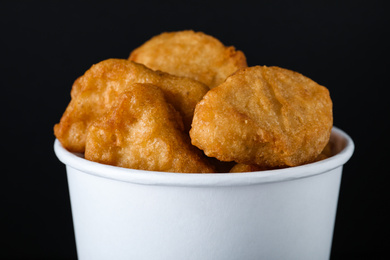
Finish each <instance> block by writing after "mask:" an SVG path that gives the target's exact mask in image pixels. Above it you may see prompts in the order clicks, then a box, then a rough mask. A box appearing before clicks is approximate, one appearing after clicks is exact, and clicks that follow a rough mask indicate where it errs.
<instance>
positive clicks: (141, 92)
mask: <svg viewBox="0 0 390 260" xmlns="http://www.w3.org/2000/svg"><path fill="white" fill-rule="evenodd" d="M202 156H203V154H202V153H201V151H200V150H198V149H197V148H196V147H194V146H192V145H191V141H190V139H189V136H188V135H187V134H185V133H184V132H183V123H182V119H181V116H180V114H179V113H178V112H176V110H175V109H174V108H173V106H172V105H171V104H169V103H168V102H166V100H165V98H164V93H163V92H162V90H161V89H160V88H159V87H156V86H154V85H150V84H140V83H135V84H132V85H130V86H129V87H128V88H127V90H126V91H125V92H123V93H122V94H121V95H120V96H119V97H118V99H116V101H115V102H114V104H113V105H112V107H111V108H110V110H109V111H108V113H107V114H106V115H105V116H103V117H101V118H100V119H99V120H97V121H96V122H95V123H93V124H92V125H91V126H90V127H89V129H88V134H87V139H86V149H85V158H86V159H88V160H92V161H96V162H99V163H104V164H110V165H115V166H120V167H126V168H132V169H142V170H150V171H167V172H183V173H191V172H192V173H207V172H213V171H214V170H213V168H212V167H211V166H210V165H208V162H207V160H206V158H205V157H204V156H203V157H202Z"/></svg>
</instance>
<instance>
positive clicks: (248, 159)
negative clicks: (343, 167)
mask: <svg viewBox="0 0 390 260" xmlns="http://www.w3.org/2000/svg"><path fill="white" fill-rule="evenodd" d="M332 125H333V115H332V101H331V99H330V96H329V91H328V90H327V89H326V88H325V87H323V86H321V85H319V84H317V83H316V82H314V81H313V80H311V79H309V78H307V77H305V76H303V75H302V74H299V73H297V72H293V71H291V70H287V69H282V68H279V67H266V66H263V67H262V66H254V67H249V68H244V69H240V70H239V71H237V72H236V73H235V74H233V75H232V76H230V77H228V78H227V79H226V81H225V82H224V83H223V84H221V85H219V86H218V87H216V88H214V89H212V90H210V91H209V92H208V93H207V94H206V95H205V96H204V97H203V99H202V101H201V102H199V103H198V105H197V106H196V108H195V114H194V119H193V123H192V129H191V131H190V136H191V140H192V144H194V145H195V146H197V147H198V148H200V149H202V150H203V151H204V152H205V154H206V155H207V156H211V157H216V158H217V159H219V160H221V161H236V162H238V163H243V164H255V165H259V166H260V167H265V168H277V167H286V166H297V165H301V164H304V163H308V162H312V161H314V160H315V159H316V158H317V156H318V155H319V154H320V153H321V151H322V150H323V149H324V147H325V145H326V144H327V143H328V141H329V137H330V132H331V129H332Z"/></svg>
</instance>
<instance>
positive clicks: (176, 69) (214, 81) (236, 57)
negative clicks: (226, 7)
mask: <svg viewBox="0 0 390 260" xmlns="http://www.w3.org/2000/svg"><path fill="white" fill-rule="evenodd" d="M129 59H130V60H132V61H135V62H138V63H142V64H145V65H146V66H147V67H149V68H152V69H154V70H161V71H165V72H168V73H170V74H173V75H178V76H184V77H189V78H193V79H196V80H199V81H201V82H203V83H204V84H206V85H207V86H209V87H210V88H214V87H216V86H218V85H219V84H221V83H222V82H223V81H225V79H226V78H227V77H228V76H230V75H231V74H232V73H234V72H235V71H236V70H238V69H240V68H243V67H247V62H246V57H245V55H244V53H243V52H242V51H239V50H236V49H235V48H234V47H233V46H229V47H227V46H225V45H223V44H222V43H221V42H220V41H219V40H218V39H216V38H214V37H212V36H210V35H207V34H204V33H202V32H194V31H192V30H187V31H179V32H166V33H162V34H160V35H157V36H154V37H153V38H151V39H150V40H148V41H146V42H145V43H144V44H143V45H141V46H140V47H138V48H137V49H135V50H133V51H132V52H131V54H130V57H129Z"/></svg>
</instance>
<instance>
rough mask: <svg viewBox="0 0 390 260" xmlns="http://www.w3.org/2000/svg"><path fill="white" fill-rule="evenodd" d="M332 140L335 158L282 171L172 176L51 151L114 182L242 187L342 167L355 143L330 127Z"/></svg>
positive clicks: (67, 162) (69, 163) (57, 145)
mask: <svg viewBox="0 0 390 260" xmlns="http://www.w3.org/2000/svg"><path fill="white" fill-rule="evenodd" d="M331 138H333V139H334V140H337V144H340V145H342V147H340V151H339V152H338V153H337V154H335V155H333V156H332V157H329V158H327V159H324V160H321V161H318V162H314V163H309V164H305V165H301V166H296V167H289V168H284V169H276V170H267V171H257V172H240V173H211V174H210V173H207V174H204V173H171V172H158V171H145V170H136V169H128V168H122V167H117V166H111V165H106V164H101V163H97V162H92V161H89V160H86V159H84V158H83V156H82V155H80V154H77V153H71V152H69V151H68V150H66V149H65V148H64V147H63V146H62V145H61V143H60V142H59V140H58V139H56V140H55V141H54V151H55V154H56V156H57V157H58V159H59V160H60V161H61V162H62V163H64V164H65V165H67V166H69V167H72V168H74V169H77V170H79V171H81V172H84V173H87V174H92V175H95V176H99V177H102V178H107V179H111V180H116V181H122V182H130V183H134V184H143V185H159V186H191V187H205V186H242V185H254V184H262V183H270V182H282V181H290V180H294V179H300V178H307V177H310V176H314V175H318V174H322V173H326V172H328V171H331V170H333V169H335V168H337V167H340V166H342V165H344V164H345V163H346V162H347V161H348V160H349V159H350V158H351V156H352V154H353V151H354V148H355V146H354V143H353V141H352V139H351V138H350V137H349V136H348V135H347V134H346V133H345V132H344V131H342V130H341V129H339V128H337V127H333V129H332V134H331Z"/></svg>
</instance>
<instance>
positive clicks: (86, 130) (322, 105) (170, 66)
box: [54, 31, 333, 173]
mask: <svg viewBox="0 0 390 260" xmlns="http://www.w3.org/2000/svg"><path fill="white" fill-rule="evenodd" d="M332 125H333V115H332V101H331V99H330V96H329V91H328V90H327V89H326V88H325V87H323V86H321V85H319V84H317V83H316V82H314V81H312V80H311V79H309V78H307V77H305V76H303V75H302V74H299V73H297V72H293V71H291V70H287V69H282V68H279V67H267V66H253V67H248V65H247V62H246V57H245V55H244V53H243V52H242V51H238V50H235V48H234V47H232V46H230V47H227V46H225V45H223V44H222V43H221V42H220V41H219V40H218V39H216V38H214V37H212V36H210V35H206V34H204V33H201V32H194V31H179V32H169V33H162V34H160V35H158V36H155V37H153V38H151V39H150V40H148V41H147V42H145V43H144V44H143V45H141V46H140V47H138V48H136V49H135V50H133V51H132V52H131V53H130V56H129V58H128V59H108V60H104V61H102V62H100V63H98V64H95V65H93V66H92V67H91V68H90V69H89V70H88V71H86V72H85V74H84V75H83V76H81V77H79V78H78V79H77V80H76V81H75V82H74V84H73V87H72V90H71V101H70V103H69V105H68V107H67V108H66V110H65V112H64V114H63V116H62V118H61V120H60V122H59V123H58V124H56V125H55V126H54V134H55V136H56V137H57V139H58V140H59V141H60V142H61V144H62V145H63V146H64V147H65V148H66V149H67V150H69V151H70V152H78V153H84V154H85V158H86V159H88V160H91V161H95V162H99V163H104V164H109V165H114V166H119V167H126V168H132V169H142V170H150V171H167V172H181V173H213V172H229V171H230V172H244V171H259V170H267V169H275V168H284V167H291V166H298V165H302V164H306V163H310V162H314V161H317V160H320V159H324V158H327V157H328V156H330V154H331V152H329V150H330V148H329V145H328V146H327V144H328V142H329V138H330V132H331V129H332ZM325 147H326V148H325Z"/></svg>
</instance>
